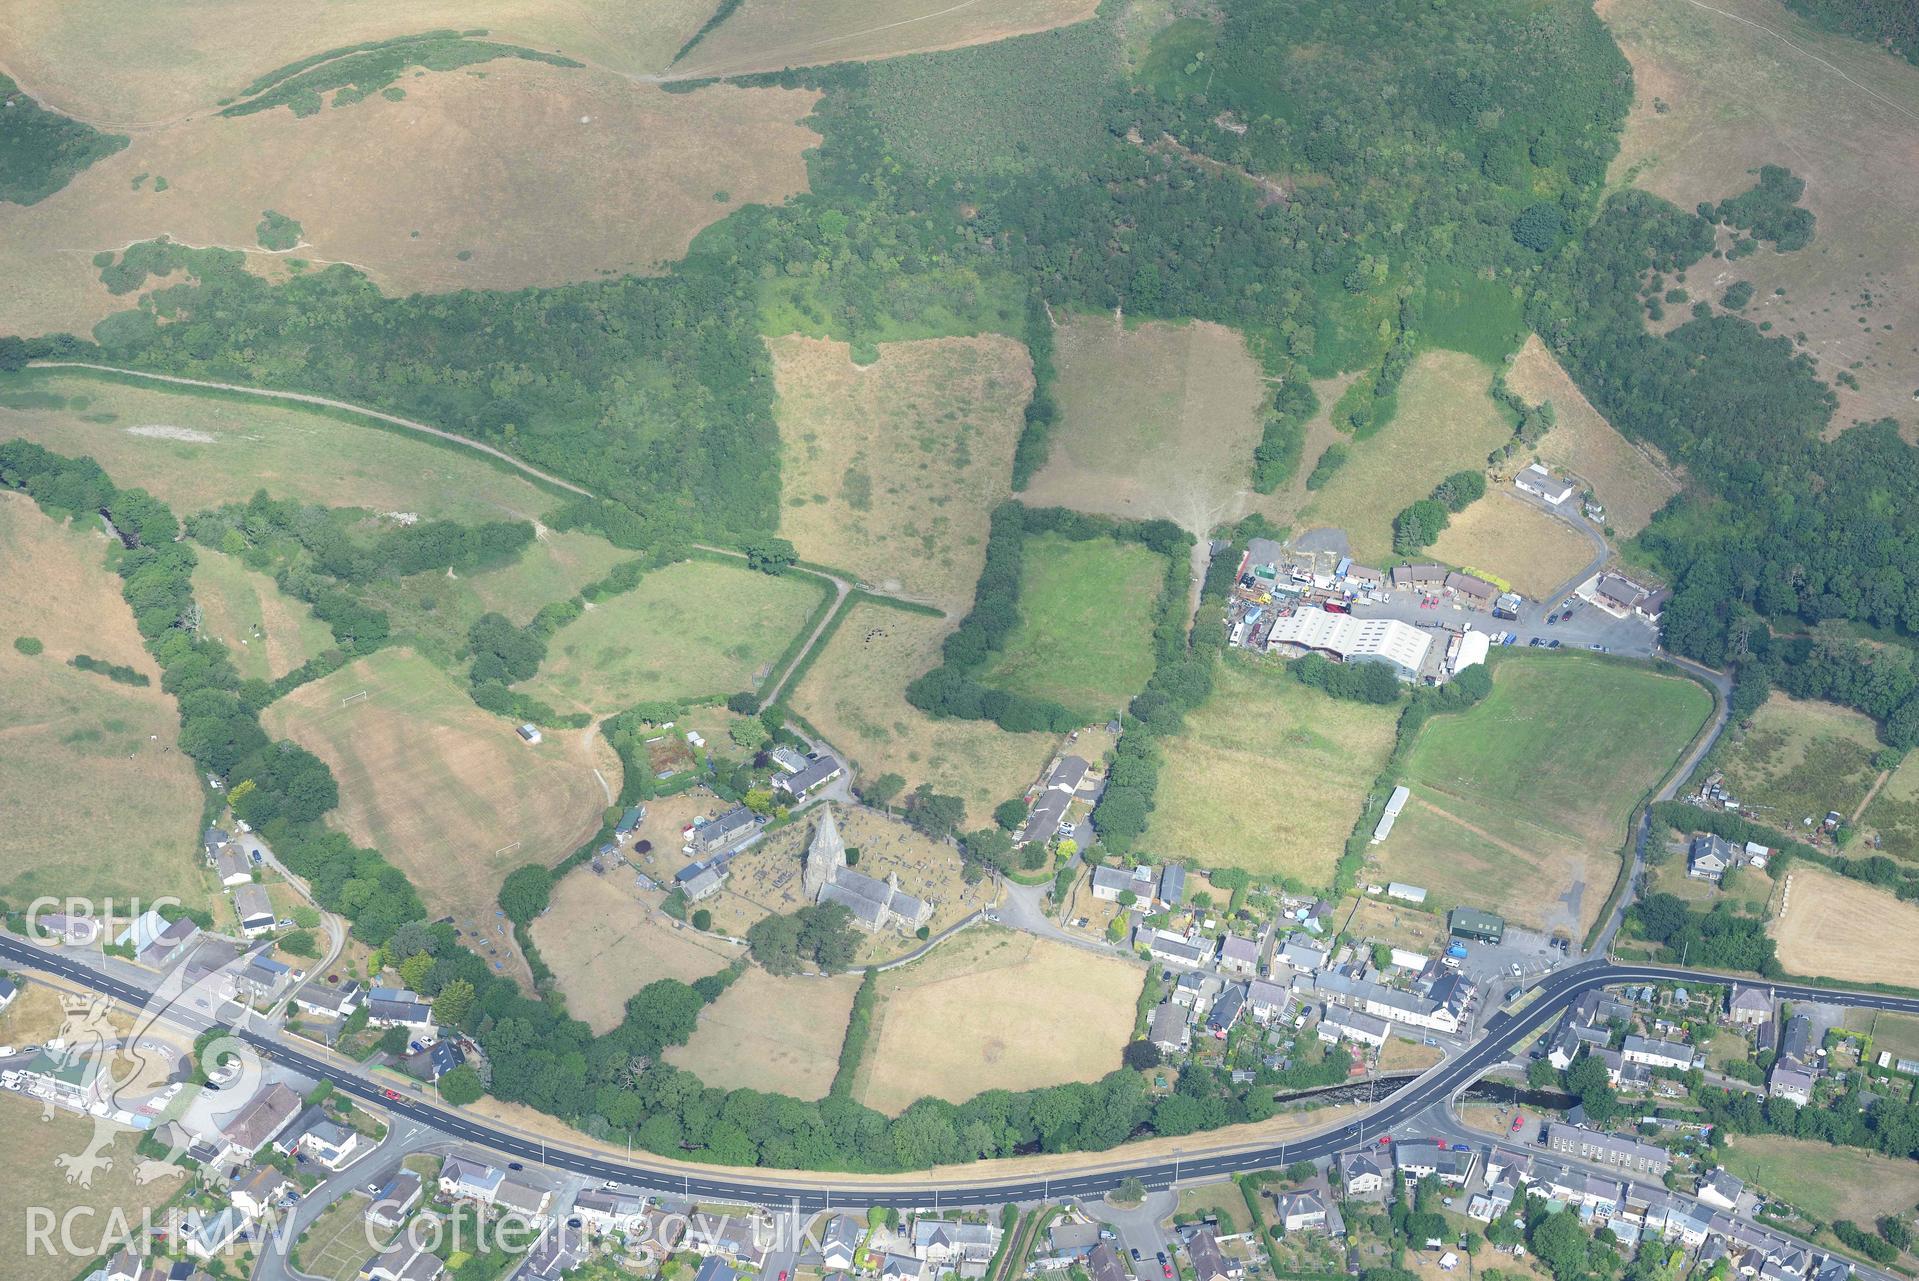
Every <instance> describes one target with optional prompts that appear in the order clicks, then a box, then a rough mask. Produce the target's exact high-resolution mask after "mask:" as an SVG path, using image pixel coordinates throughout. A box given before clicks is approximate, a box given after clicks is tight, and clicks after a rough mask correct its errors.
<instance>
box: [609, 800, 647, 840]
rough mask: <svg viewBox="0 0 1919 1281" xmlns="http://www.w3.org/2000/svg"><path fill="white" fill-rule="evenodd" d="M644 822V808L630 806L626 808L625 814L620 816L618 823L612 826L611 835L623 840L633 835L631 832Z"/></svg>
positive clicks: (641, 806)
mask: <svg viewBox="0 0 1919 1281" xmlns="http://www.w3.org/2000/svg"><path fill="white" fill-rule="evenodd" d="M645 821H646V806H644V805H630V806H628V807H627V810H626V812H625V813H624V814H622V815H620V821H619V822H618V823H617V824H615V825H614V828H613V835H615V836H617V837H619V838H621V839H622V840H624V839H625V838H626V837H629V836H631V835H633V830H634V829H635V828H637V827H638V826H639V825H640V824H641V823H644V822H645Z"/></svg>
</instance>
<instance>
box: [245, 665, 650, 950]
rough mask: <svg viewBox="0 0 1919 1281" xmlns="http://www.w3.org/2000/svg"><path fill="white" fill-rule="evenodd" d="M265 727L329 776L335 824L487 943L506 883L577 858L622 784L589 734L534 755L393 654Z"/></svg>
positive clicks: (555, 742) (607, 752) (328, 683)
mask: <svg viewBox="0 0 1919 1281" xmlns="http://www.w3.org/2000/svg"><path fill="white" fill-rule="evenodd" d="M361 691H365V695H366V696H365V697H364V698H353V696H354V695H357V694H359V693H360V692H361ZM347 698H353V701H352V702H343V701H342V700H344V699H347ZM261 722H262V724H264V725H265V727H266V730H267V732H268V733H269V734H273V735H275V736H279V737H285V738H289V739H292V740H293V741H294V742H296V743H298V744H300V746H302V747H304V748H306V749H307V750H308V751H310V752H313V753H314V754H315V755H317V756H319V757H320V758H321V759H322V760H324V761H326V763H327V764H328V765H329V766H331V767H332V769H333V775H334V777H335V778H336V779H338V780H339V784H340V807H339V808H338V809H337V810H335V811H334V812H333V815H332V818H331V821H332V822H334V823H336V824H337V825H338V826H339V827H340V828H341V829H342V830H344V831H345V832H346V833H347V834H348V835H349V836H351V837H352V838H353V839H354V840H356V841H358V842H360V843H361V844H363V845H370V846H372V847H374V848H375V849H377V850H379V851H380V852H381V853H383V854H385V855H386V857H387V859H388V860H389V861H391V862H392V863H393V865H394V866H396V867H398V868H400V869H401V870H402V871H404V872H405V873H406V874H407V875H408V876H409V877H411V878H412V880H413V883H414V885H416V886H418V887H419V890H420V895H421V897H422V898H424V899H425V900H426V904H427V906H428V907H429V908H430V909H432V910H433V911H434V912H435V913H436V914H441V913H451V914H452V915H453V916H454V917H455V918H456V923H457V924H459V925H460V927H461V928H463V929H468V930H469V931H471V930H476V929H477V930H480V931H481V932H482V933H483V934H485V935H487V936H489V937H491V936H492V935H494V934H495V933H496V931H495V930H494V929H493V928H492V927H493V925H494V924H495V921H494V895H495V894H496V893H497V892H498V890H499V887H500V882H501V880H502V879H504V877H505V876H506V874H507V873H508V872H510V871H512V870H513V869H514V868H516V867H519V866H521V865H522V864H526V863H543V864H547V863H553V862H556V861H557V860H559V859H560V858H562V857H564V856H565V855H567V854H570V853H572V852H573V851H574V850H575V849H576V848H578V846H579V844H580V842H581V841H584V840H585V839H586V838H587V837H589V836H591V835H592V834H593V833H594V832H595V831H597V830H598V829H599V825H600V812H601V810H603V809H604V808H605V807H606V805H607V804H608V802H609V800H610V795H609V793H610V792H611V791H613V790H615V789H617V786H618V781H619V761H618V758H617V757H616V756H615V755H614V753H613V750H612V748H610V747H608V746H607V745H606V743H605V742H604V741H603V740H602V739H601V738H600V737H599V736H598V735H597V734H596V733H594V732H593V731H592V730H587V731H571V730H569V731H566V732H564V733H561V732H555V733H552V734H550V735H548V736H547V738H546V741H544V742H542V743H539V744H537V745H534V746H529V745H527V744H526V743H523V742H521V741H520V739H519V738H518V737H517V736H516V735H515V734H514V733H513V726H512V723H511V722H510V721H508V720H506V719H505V718H503V717H499V716H495V715H493V714H492V713H490V712H486V711H482V710H481V709H480V708H478V707H476V706H475V705H474V704H473V701H472V700H471V699H470V698H468V697H467V695H466V692H465V691H464V690H463V689H461V688H460V687H459V686H458V685H457V684H455V683H454V680H453V678H452V677H451V676H449V675H447V674H446V673H445V672H444V671H442V670H440V669H439V668H438V667H435V666H434V665H433V664H432V663H430V662H428V661H427V660H426V659H424V658H422V657H420V656H419V655H418V654H416V653H414V652H413V651H412V650H409V649H401V648H398V647H395V648H390V649H383V650H380V651H378V652H377V653H373V654H370V655H368V656H367V657H365V658H362V659H359V660H357V661H355V662H352V663H349V664H347V665H346V666H345V667H343V668H341V669H340V670H339V671H337V672H334V673H333V674H332V675H330V676H328V677H326V678H324V679H322V680H318V681H314V682H312V683H311V684H308V685H304V686H302V687H300V688H299V689H297V690H295V691H293V693H291V694H289V695H287V696H286V697H285V698H283V699H281V700H280V701H279V702H277V703H274V704H273V705H272V706H271V707H269V708H267V710H266V711H265V712H264V713H263V714H262V716H261ZM602 777H604V779H605V782H604V784H603V783H602V782H601V778H602Z"/></svg>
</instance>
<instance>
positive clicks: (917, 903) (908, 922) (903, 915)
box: [800, 805, 933, 934]
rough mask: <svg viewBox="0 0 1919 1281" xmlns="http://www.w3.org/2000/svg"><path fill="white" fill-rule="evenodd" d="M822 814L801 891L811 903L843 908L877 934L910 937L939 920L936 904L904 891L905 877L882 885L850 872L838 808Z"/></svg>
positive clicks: (889, 879)
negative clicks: (888, 932) (893, 932)
mask: <svg viewBox="0 0 1919 1281" xmlns="http://www.w3.org/2000/svg"><path fill="white" fill-rule="evenodd" d="M819 815H820V817H819V823H818V825H817V826H815V827H814V829H813V839H812V840H811V841H809V842H808V843H807V846H806V862H805V865H804V866H803V867H802V869H801V872H800V892H801V893H802V894H803V895H805V897H806V901H807V902H809V903H838V904H839V905H840V906H841V907H844V908H845V909H846V910H847V911H848V912H850V913H851V914H852V917H853V923H854V924H856V925H858V926H859V927H860V928H861V929H863V930H867V931H869V932H871V933H875V934H877V933H879V932H880V931H881V930H897V931H899V932H900V933H902V934H910V933H911V932H913V931H914V930H917V929H918V928H919V927H920V926H922V925H924V924H926V923H927V922H928V921H930V920H932V919H933V905H932V904H931V903H929V902H927V901H926V900H925V899H922V898H916V897H914V896H913V895H911V894H908V893H907V892H906V891H905V890H902V889H901V888H900V878H899V873H897V872H892V873H889V874H888V875H887V877H886V879H885V880H883V881H882V880H880V879H879V878H878V877H876V876H868V875H866V873H864V872H857V871H854V870H853V869H852V868H850V867H848V866H847V865H846V842H845V840H843V839H842V838H841V836H840V827H839V823H838V822H836V821H835V820H834V818H833V807H832V806H831V805H822V806H820V808H819Z"/></svg>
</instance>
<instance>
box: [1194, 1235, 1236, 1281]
mask: <svg viewBox="0 0 1919 1281" xmlns="http://www.w3.org/2000/svg"><path fill="white" fill-rule="evenodd" d="M1186 1257H1187V1258H1188V1259H1190V1260H1192V1263H1193V1273H1194V1281H1234V1278H1237V1277H1240V1276H1242V1275H1244V1273H1245V1271H1246V1270H1245V1269H1244V1268H1242V1267H1241V1266H1240V1265H1239V1264H1237V1263H1234V1262H1232V1261H1231V1260H1229V1259H1227V1257H1226V1256H1225V1255H1223V1254H1221V1253H1220V1249H1219V1241H1218V1239H1217V1238H1216V1237H1214V1236H1213V1234H1212V1232H1211V1230H1209V1229H1207V1228H1201V1229H1200V1230H1199V1231H1198V1232H1195V1233H1194V1234H1193V1236H1192V1239H1191V1240H1190V1241H1188V1242H1187V1243H1186Z"/></svg>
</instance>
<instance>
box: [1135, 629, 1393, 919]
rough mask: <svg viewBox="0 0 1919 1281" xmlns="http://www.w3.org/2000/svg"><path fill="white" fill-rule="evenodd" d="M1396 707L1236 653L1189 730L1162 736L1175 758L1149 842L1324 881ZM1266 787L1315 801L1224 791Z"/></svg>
mask: <svg viewBox="0 0 1919 1281" xmlns="http://www.w3.org/2000/svg"><path fill="white" fill-rule="evenodd" d="M1398 719H1399V709H1398V708H1396V707H1375V706H1373V705H1371V704H1369V703H1356V702H1350V701H1347V700H1343V699H1336V698H1332V697H1330V696H1328V695H1326V694H1322V693H1320V692H1319V691H1318V690H1316V689H1313V688H1311V687H1309V686H1306V685H1301V684H1300V683H1299V682H1298V681H1295V680H1293V679H1292V678H1291V677H1289V676H1287V675H1286V674H1285V673H1284V672H1283V671H1281V670H1280V669H1279V668H1278V666H1277V665H1276V664H1268V663H1261V662H1255V661H1253V660H1248V659H1244V658H1241V657H1240V656H1239V655H1232V656H1230V657H1229V659H1228V661H1226V662H1224V663H1222V664H1220V667H1219V669H1218V672H1217V674H1216V676H1215V679H1214V685H1213V694H1212V697H1211V698H1209V699H1208V700H1207V701H1206V702H1205V703H1204V704H1203V705H1202V706H1201V707H1199V708H1198V709H1196V710H1195V711H1193V712H1192V713H1190V714H1189V715H1188V716H1187V717H1186V729H1185V732H1184V733H1182V734H1180V735H1178V736H1177V737H1174V738H1170V739H1167V740H1165V742H1164V743H1163V744H1162V745H1161V749H1160V750H1161V754H1162V755H1163V756H1164V758H1165V764H1164V765H1163V766H1162V767H1161V769H1160V775H1159V791H1158V794H1157V797H1156V801H1155V804H1154V808H1153V813H1152V817H1151V820H1150V821H1149V823H1148V825H1147V828H1146V835H1145V836H1143V837H1142V838H1141V839H1140V848H1142V849H1145V850H1151V851H1152V852H1153V854H1154V855H1155V856H1159V857H1166V858H1174V859H1185V860H1196V861H1198V862H1200V863H1202V864H1203V865H1204V866H1207V867H1244V868H1246V869H1248V870H1249V871H1253V872H1258V873H1273V874H1277V875H1281V876H1286V877H1288V878H1291V879H1292V880H1294V881H1296V882H1298V883H1299V884H1301V885H1303V886H1313V887H1324V886H1326V885H1328V884H1329V883H1330V882H1331V879H1332V872H1333V864H1334V862H1335V861H1336V860H1337V859H1338V857H1339V851H1340V849H1341V847H1342V846H1344V844H1345V843H1346V836H1347V833H1349V832H1351V831H1352V830H1353V824H1354V823H1355V822H1356V821H1358V818H1359V814H1360V811H1361V810H1362V809H1363V808H1364V807H1365V804H1366V796H1367V793H1368V792H1369V791H1370V790H1371V789H1372V785H1373V780H1374V779H1376V778H1377V777H1378V776H1379V771H1380V769H1381V768H1382V767H1383V766H1384V765H1385V764H1386V758H1387V756H1388V755H1389V754H1391V752H1392V750H1393V734H1394V728H1395V726H1396V724H1397V723H1398ZM1261 796H1265V797H1301V798H1306V797H1310V798H1311V801H1310V803H1303V804H1298V805H1293V804H1267V803H1257V802H1256V803H1226V804H1222V803H1221V798H1222V797H1239V798H1250V797H1261Z"/></svg>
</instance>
